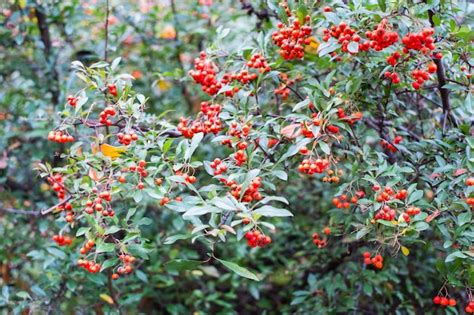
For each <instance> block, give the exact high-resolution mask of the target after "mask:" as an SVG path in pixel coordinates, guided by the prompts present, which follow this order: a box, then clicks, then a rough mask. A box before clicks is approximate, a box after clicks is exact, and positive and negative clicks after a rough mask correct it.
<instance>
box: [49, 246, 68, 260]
mask: <svg viewBox="0 0 474 315" xmlns="http://www.w3.org/2000/svg"><path fill="white" fill-rule="evenodd" d="M46 250H47V251H48V253H50V254H51V255H54V256H56V257H58V258H59V259H65V258H66V254H65V253H64V252H63V251H62V250H60V249H57V248H55V247H48V248H47V249H46Z"/></svg>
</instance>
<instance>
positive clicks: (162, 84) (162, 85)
mask: <svg viewBox="0 0 474 315" xmlns="http://www.w3.org/2000/svg"><path fill="white" fill-rule="evenodd" d="M157 86H158V89H159V90H160V91H163V92H165V91H168V90H169V89H170V88H171V84H170V83H169V82H168V81H166V80H159V81H158V85H157Z"/></svg>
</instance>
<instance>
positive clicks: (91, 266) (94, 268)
mask: <svg viewBox="0 0 474 315" xmlns="http://www.w3.org/2000/svg"><path fill="white" fill-rule="evenodd" d="M77 265H78V266H79V267H82V268H84V269H85V270H87V271H88V272H90V273H97V272H99V271H100V267H101V266H100V264H96V263H95V262H94V261H91V260H87V259H79V260H78V261H77Z"/></svg>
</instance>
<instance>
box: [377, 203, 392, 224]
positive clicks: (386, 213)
mask: <svg viewBox="0 0 474 315" xmlns="http://www.w3.org/2000/svg"><path fill="white" fill-rule="evenodd" d="M395 215H396V211H395V210H394V209H392V208H390V207H389V206H387V205H385V206H383V207H382V209H380V210H379V211H378V212H377V213H376V214H375V216H374V220H376V221H377V220H385V221H392V220H393V219H395Z"/></svg>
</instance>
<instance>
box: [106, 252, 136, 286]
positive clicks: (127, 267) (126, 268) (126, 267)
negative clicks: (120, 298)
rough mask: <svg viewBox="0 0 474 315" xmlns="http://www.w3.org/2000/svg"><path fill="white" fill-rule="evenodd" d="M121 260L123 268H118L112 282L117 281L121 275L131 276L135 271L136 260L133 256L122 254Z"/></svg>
mask: <svg viewBox="0 0 474 315" xmlns="http://www.w3.org/2000/svg"><path fill="white" fill-rule="evenodd" d="M119 259H120V260H121V261H122V263H123V266H120V267H118V268H117V273H113V274H112V280H117V279H118V278H120V275H123V274H129V273H131V272H132V271H133V267H132V264H133V263H134V262H135V261H136V258H135V257H134V256H131V255H124V254H121V255H120V256H119Z"/></svg>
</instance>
